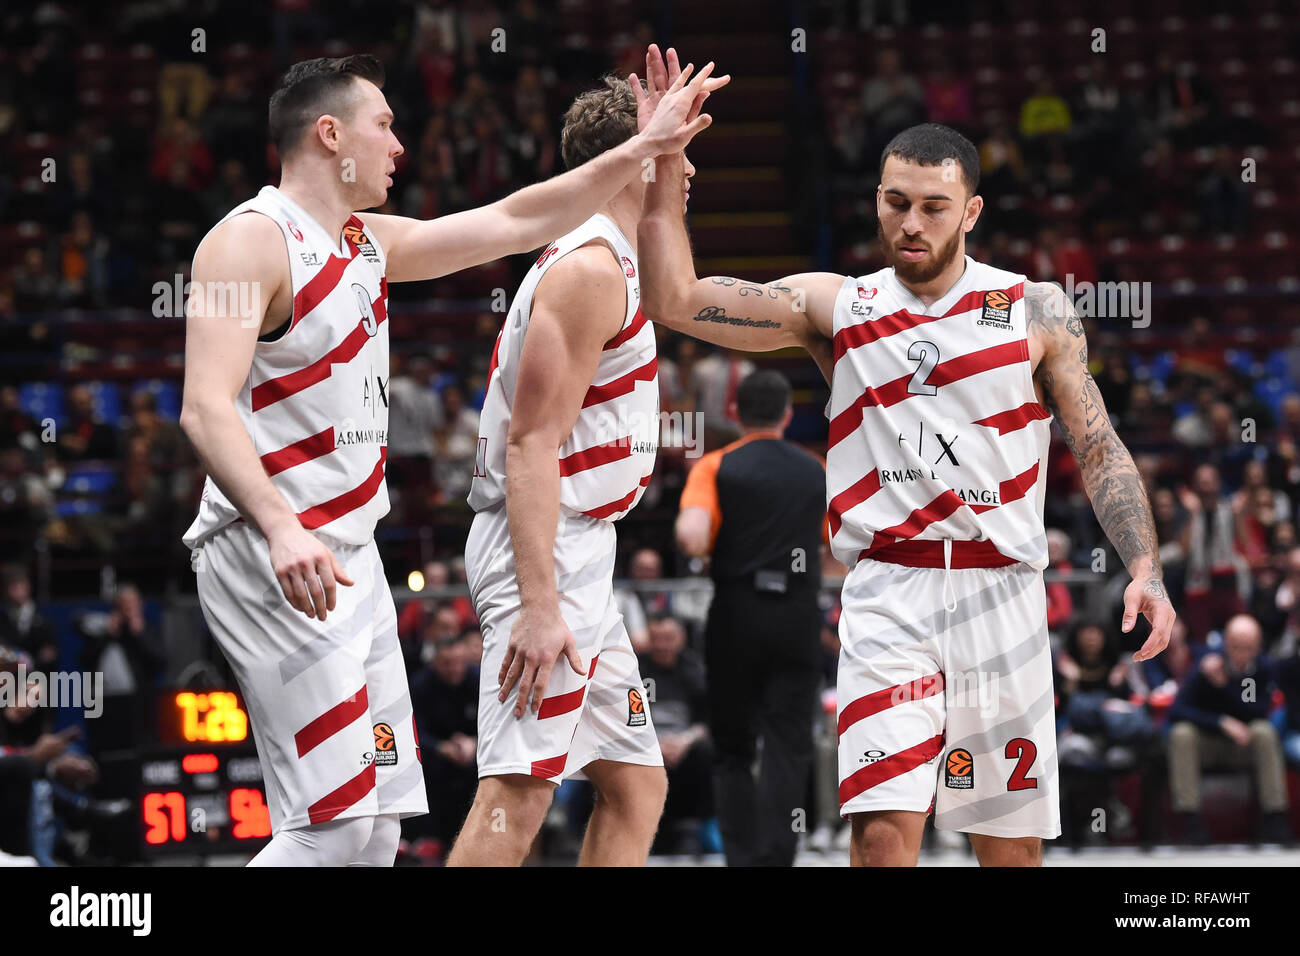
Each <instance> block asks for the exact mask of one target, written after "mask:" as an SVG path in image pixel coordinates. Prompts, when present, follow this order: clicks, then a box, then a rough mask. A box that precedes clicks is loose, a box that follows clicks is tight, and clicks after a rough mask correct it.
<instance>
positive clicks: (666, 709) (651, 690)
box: [638, 615, 713, 853]
mask: <svg viewBox="0 0 1300 956" xmlns="http://www.w3.org/2000/svg"><path fill="white" fill-rule="evenodd" d="M649 631H650V637H649V640H648V648H647V651H646V653H644V654H639V655H638V657H639V658H640V665H641V679H642V682H643V683H644V684H645V688H646V696H647V697H648V699H649V701H650V713H651V715H652V716H653V718H654V725H655V734H656V736H657V737H658V738H659V749H660V750H662V751H663V755H664V767H665V768H666V769H667V771H668V801H667V803H666V804H665V805H664V813H663V818H662V819H661V821H660V824H659V839H658V840H657V841H656V844H657V845H656V852H664V853H671V852H674V850H675V849H676V847H675V844H676V843H677V838H678V837H679V836H680V835H681V834H680V833H679V832H677V831H678V829H679V827H678V825H679V824H680V823H682V822H684V821H693V822H698V821H702V820H707V819H709V818H711V817H712V816H713V782H712V772H713V749H712V747H711V745H710V743H709V730H708V726H707V723H706V722H707V719H708V717H707V715H708V696H707V690H706V688H705V682H704V665H703V663H701V662H700V660H699V659H698V658H696V657H695V655H694V654H692V653H691V652H690V651H688V650H687V649H686V629H685V628H684V627H683V626H682V622H681V621H678V620H677V619H676V618H673V617H669V616H667V615H655V616H653V617H652V618H651V619H650V626H649Z"/></svg>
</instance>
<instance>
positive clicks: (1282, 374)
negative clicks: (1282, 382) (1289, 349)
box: [1264, 352, 1291, 379]
mask: <svg viewBox="0 0 1300 956" xmlns="http://www.w3.org/2000/svg"><path fill="white" fill-rule="evenodd" d="M1264 374H1265V375H1267V376H1268V377H1269V378H1281V379H1286V378H1290V377H1291V363H1290V361H1288V357H1287V354H1286V352H1269V353H1268V358H1267V359H1266V360H1265V361H1264Z"/></svg>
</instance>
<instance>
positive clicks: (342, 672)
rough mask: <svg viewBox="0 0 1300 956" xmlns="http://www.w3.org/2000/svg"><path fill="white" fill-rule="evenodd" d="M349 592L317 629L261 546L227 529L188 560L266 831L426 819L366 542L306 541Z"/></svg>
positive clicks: (392, 620)
mask: <svg viewBox="0 0 1300 956" xmlns="http://www.w3.org/2000/svg"><path fill="white" fill-rule="evenodd" d="M313 533H314V534H316V535H317V537H318V538H320V540H321V541H323V542H324V543H325V544H327V545H328V546H329V547H330V549H331V550H332V551H333V552H334V556H335V557H336V558H338V561H339V563H340V564H341V565H343V569H344V570H345V571H346V572H347V574H348V576H349V577H350V578H352V580H353V581H354V582H355V583H354V584H352V585H351V586H350V587H345V586H343V585H341V584H340V585H339V586H338V589H337V604H336V606H335V608H334V610H333V611H331V612H329V614H328V615H327V616H326V619H325V620H324V621H319V620H316V619H315V618H309V617H307V615H305V614H303V613H302V612H301V611H296V610H294V609H293V607H292V606H291V605H290V604H289V603H288V601H286V600H285V597H284V593H283V591H282V590H281V588H280V582H279V581H278V580H276V577H275V574H274V572H273V571H272V569H271V560H270V551H269V548H268V545H267V542H266V539H265V538H264V537H263V536H262V534H261V533H260V532H259V531H257V530H256V529H255V528H254V527H252V526H251V525H249V524H247V523H245V522H242V521H240V522H236V523H235V524H232V525H229V526H227V527H226V528H223V529H222V530H221V531H218V532H217V533H216V534H215V535H213V536H212V537H211V538H209V539H208V540H207V541H206V542H204V544H203V545H202V546H201V547H200V548H198V549H196V551H197V554H196V556H195V558H194V566H195V570H196V573H197V577H198V592H199V604H200V606H201V607H202V609H203V617H204V619H205V620H206V621H207V623H208V627H209V628H210V629H211V631H212V633H213V635H214V636H215V637H216V640H217V645H218V646H219V647H220V648H221V650H222V653H224V654H225V655H226V659H227V660H228V661H230V666H231V668H232V669H233V670H234V672H235V677H236V678H237V680H238V681H239V686H240V689H241V690H242V691H243V695H244V701H245V704H246V706H247V707H248V711H249V718H250V721H251V723H252V727H253V737H254V739H255V740H256V742H257V755H258V757H259V759H260V760H261V764H262V776H263V780H264V782H265V785H266V797H267V804H268V807H269V809H270V812H271V828H272V830H273V831H276V832H278V831H280V830H287V829H293V828H296V827H305V826H308V825H310V824H315V823H324V822H326V821H328V820H335V819H343V818H346V817H362V816H375V815H377V814H397V815H399V816H402V817H408V816H415V815H418V814H421V813H427V812H428V804H427V802H426V800H425V793H424V773H423V771H422V770H421V767H420V752H419V745H418V742H417V740H416V732H415V721H414V715H413V713H412V711H411V695H410V691H409V688H408V687H407V683H406V668H405V665H404V664H403V660H402V652H401V648H400V647H399V646H398V642H397V613H396V610H395V609H394V607H393V596H392V594H391V593H390V592H389V590H388V582H387V580H386V579H385V578H384V569H383V565H382V564H381V562H380V560H379V550H378V548H377V547H376V546H375V543H374V541H371V542H369V543H368V544H366V545H362V546H354V545H346V544H342V543H341V542H338V541H336V540H334V539H331V538H330V537H329V536H328V535H325V534H322V533H320V532H313Z"/></svg>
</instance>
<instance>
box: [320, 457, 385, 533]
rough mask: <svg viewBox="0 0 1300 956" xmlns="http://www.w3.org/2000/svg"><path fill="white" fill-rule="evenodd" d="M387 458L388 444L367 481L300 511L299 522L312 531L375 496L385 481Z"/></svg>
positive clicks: (355, 508)
mask: <svg viewBox="0 0 1300 956" xmlns="http://www.w3.org/2000/svg"><path fill="white" fill-rule="evenodd" d="M387 459H388V446H387V445H385V446H384V447H383V448H381V449H379V461H377V462H375V467H374V470H373V471H371V472H370V474H369V476H368V477H367V478H366V480H365V481H363V482H361V484H359V485H357V486H356V487H355V488H353V489H352V490H351V491H345V492H343V494H341V495H338V496H337V497H335V498H331V499H330V500H329V501H323V502H321V503H320V504H318V505H315V506H313V507H311V508H308V509H307V510H306V511H300V512H298V521H299V523H300V524H301V525H302V526H303V527H304V528H306V529H307V530H308V531H311V530H313V529H315V528H319V527H321V526H322V525H327V524H329V523H330V522H331V521H336V520H337V519H339V518H342V517H343V516H344V515H345V514H347V513H348V512H349V511H356V510H357V509H358V508H360V507H361V506H362V505H364V504H365V503H366V502H367V501H369V500H370V499H371V498H373V497H374V496H375V493H376V492H378V491H379V486H380V485H381V484H383V483H384V462H385V461H386V460H387Z"/></svg>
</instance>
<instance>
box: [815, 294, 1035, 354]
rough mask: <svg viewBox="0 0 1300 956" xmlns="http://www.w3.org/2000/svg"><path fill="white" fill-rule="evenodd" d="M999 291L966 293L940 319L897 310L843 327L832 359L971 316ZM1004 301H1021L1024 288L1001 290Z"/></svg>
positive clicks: (934, 316)
mask: <svg viewBox="0 0 1300 956" xmlns="http://www.w3.org/2000/svg"><path fill="white" fill-rule="evenodd" d="M993 291H998V290H993V289H985V290H980V291H976V292H967V293H966V294H965V295H964V296H962V297H961V298H960V299H958V300H957V301H956V302H954V303H953V304H952V308H950V309H949V310H948V311H947V312H945V313H944V314H943V315H914V314H913V313H911V312H908V311H907V310H906V309H899V310H898V311H897V312H891V313H890V314H889V315H882V316H881V317H880V318H878V319H865V320H863V321H862V322H859V323H857V324H856V325H849V326H845V327H844V328H842V329H840V330H839V331H838V332H836V333H835V338H834V351H835V359H836V360H838V359H839V358H840V356H842V355H843V354H844V353H845V352H847V351H848V350H849V349H855V348H857V347H858V346H859V345H866V344H867V343H869V342H874V341H876V340H877V339H883V338H885V337H886V336H890V335H895V334H896V333H898V332H902V331H904V330H906V329H911V328H915V327H916V326H918V325H924V324H925V323H927V322H937V321H938V320H939V319H946V318H948V317H949V316H953V315H961V314H962V313H964V312H970V311H972V310H973V309H978V308H982V307H983V305H984V297H985V296H986V295H988V293H989V292H993ZM1000 291H1001V292H1002V293H1003V294H1004V295H1005V296H1006V297H1007V299H1008V300H1009V301H1010V302H1012V303H1014V302H1016V300H1018V299H1021V298H1024V294H1025V284H1024V283H1023V282H1020V283H1017V284H1016V285H1014V286H1012V287H1011V288H1010V289H1002V290H1000Z"/></svg>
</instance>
